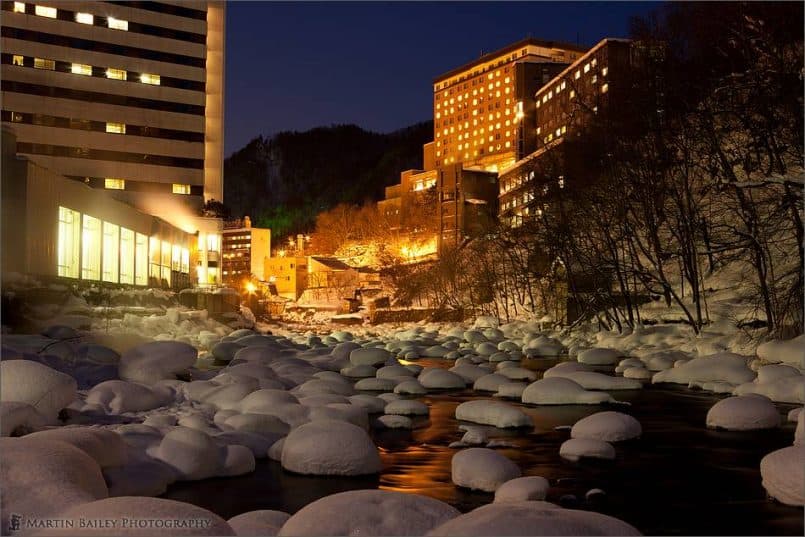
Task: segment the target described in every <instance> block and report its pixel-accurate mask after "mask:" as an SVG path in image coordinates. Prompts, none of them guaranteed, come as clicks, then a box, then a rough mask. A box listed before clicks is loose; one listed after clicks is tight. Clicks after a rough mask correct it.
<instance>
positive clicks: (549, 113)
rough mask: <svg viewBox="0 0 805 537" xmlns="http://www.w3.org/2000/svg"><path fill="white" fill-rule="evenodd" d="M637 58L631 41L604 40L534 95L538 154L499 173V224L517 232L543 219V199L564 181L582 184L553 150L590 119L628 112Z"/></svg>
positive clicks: (575, 133)
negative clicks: (527, 223)
mask: <svg viewBox="0 0 805 537" xmlns="http://www.w3.org/2000/svg"><path fill="white" fill-rule="evenodd" d="M641 57H642V54H641V53H640V51H636V50H635V44H634V43H632V42H631V41H629V40H626V39H612V38H608V39H604V40H602V41H600V42H599V43H598V44H596V45H595V46H594V47H593V48H591V49H590V50H589V51H588V52H587V53H586V54H584V55H582V56H581V57H579V58H578V59H577V60H576V61H575V62H573V64H571V65H570V66H568V67H567V68H565V69H564V70H562V71H561V72H560V73H559V74H558V75H557V76H556V77H554V78H553V79H551V80H550V81H549V82H548V83H547V84H545V85H544V86H543V87H541V88H540V89H538V90H537V91H536V92H535V94H534V101H535V110H534V124H535V125H536V127H535V134H536V136H537V138H538V140H537V145H538V148H537V149H536V151H534V152H532V153H531V154H529V155H527V156H525V157H524V158H522V159H520V160H518V161H517V162H516V163H515V164H514V165H512V166H510V167H509V168H507V169H506V170H503V171H502V172H501V174H500V178H499V206H500V217H501V219H502V220H504V221H505V222H508V223H509V224H510V225H512V226H514V227H517V226H519V225H521V224H522V223H523V221H524V220H525V219H528V218H529V217H534V216H539V215H541V214H542V212H543V211H544V210H546V209H547V206H546V203H545V200H546V197H549V195H550V194H551V193H552V192H554V191H555V190H561V189H564V188H565V186H566V183H567V182H568V181H570V182H573V181H576V182H578V181H579V180H582V179H583V178H581V177H576V178H571V177H570V175H573V173H571V172H572V168H573V167H574V166H575V164H574V163H568V162H564V159H563V157H562V155H561V152H560V151H556V150H555V149H556V148H557V147H558V146H559V145H560V144H562V142H564V141H565V140H566V139H569V138H572V137H573V136H575V135H578V134H580V133H581V131H582V129H583V128H584V126H586V125H588V124H590V122H591V120H592V119H593V118H596V120H597V121H599V122H601V121H604V122H605V121H606V120H607V118H608V117H609V114H613V113H618V112H622V111H623V110H624V109H626V108H627V107H628V106H629V104H628V103H629V99H630V92H631V91H632V88H631V82H630V76H631V74H632V72H633V68H634V62H636V61H642V60H641ZM580 175H583V174H580ZM576 186H578V185H576Z"/></svg>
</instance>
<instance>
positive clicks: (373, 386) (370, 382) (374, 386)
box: [355, 378, 397, 392]
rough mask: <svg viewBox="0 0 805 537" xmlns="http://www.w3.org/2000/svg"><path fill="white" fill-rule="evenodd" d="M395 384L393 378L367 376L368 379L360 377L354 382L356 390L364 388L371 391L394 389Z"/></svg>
mask: <svg viewBox="0 0 805 537" xmlns="http://www.w3.org/2000/svg"><path fill="white" fill-rule="evenodd" d="M396 386H397V381H396V380H394V379H379V378H368V379H361V380H359V381H358V382H356V383H355V389H356V390H365V391H373V392H388V391H391V390H394V388H395V387H396Z"/></svg>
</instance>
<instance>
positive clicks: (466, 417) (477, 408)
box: [456, 399, 533, 428]
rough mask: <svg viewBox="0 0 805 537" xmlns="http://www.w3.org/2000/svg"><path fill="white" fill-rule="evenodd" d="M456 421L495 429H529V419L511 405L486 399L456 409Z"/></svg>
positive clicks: (469, 402)
mask: <svg viewBox="0 0 805 537" xmlns="http://www.w3.org/2000/svg"><path fill="white" fill-rule="evenodd" d="M456 419H457V420H463V421H471V422H473V423H481V424H483V425H493V426H495V427H500V428H506V427H531V426H532V425H533V422H532V421H531V417H530V416H528V415H527V414H526V413H525V412H523V411H522V410H520V409H519V408H517V407H514V406H512V405H509V404H506V403H503V402H500V401H489V400H486V399H482V400H477V401H467V402H465V403H461V404H460V405H458V406H457V407H456Z"/></svg>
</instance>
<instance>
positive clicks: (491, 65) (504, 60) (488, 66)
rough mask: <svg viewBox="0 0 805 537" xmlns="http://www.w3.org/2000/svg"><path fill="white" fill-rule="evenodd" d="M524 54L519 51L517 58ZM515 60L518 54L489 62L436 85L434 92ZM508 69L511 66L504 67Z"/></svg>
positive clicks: (524, 52) (524, 51)
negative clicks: (470, 71)
mask: <svg viewBox="0 0 805 537" xmlns="http://www.w3.org/2000/svg"><path fill="white" fill-rule="evenodd" d="M526 53H527V50H526V49H521V50H520V52H519V57H521V58H522V57H523V56H525V55H526ZM517 58H518V53H517V52H513V53H511V54H510V55H508V56H506V57H505V58H501V59H499V60H498V61H496V62H494V63H493V62H490V63H487V64H486V65H483V66H481V67H479V68H478V69H476V70H474V71H473V72H472V73H464V74H462V75H461V76H457V77H455V78H452V79H450V80H447V81H445V82H442V83H440V84H436V90H440V89H443V88H447V87H448V86H452V85H453V84H455V83H457V82H462V81H464V80H466V79H468V78H471V77H474V76H478V75H479V74H481V73H484V72H486V71H489V70H490V69H495V68H497V67H500V66H501V65H503V64H506V63H509V62H513V61H515V60H516V59H517ZM509 67H511V66H507V67H505V68H504V70H506V71H508V70H509ZM490 74H491V73H490ZM466 86H467V85H466V84H464V85H463V87H464V88H466ZM449 91H450V90H447V92H446V93H449Z"/></svg>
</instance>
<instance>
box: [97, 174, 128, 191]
mask: <svg viewBox="0 0 805 537" xmlns="http://www.w3.org/2000/svg"><path fill="white" fill-rule="evenodd" d="M103 187H104V188H108V189H109V190H125V189H126V181H125V179H112V178H110V177H107V178H106V179H104V180H103Z"/></svg>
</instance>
